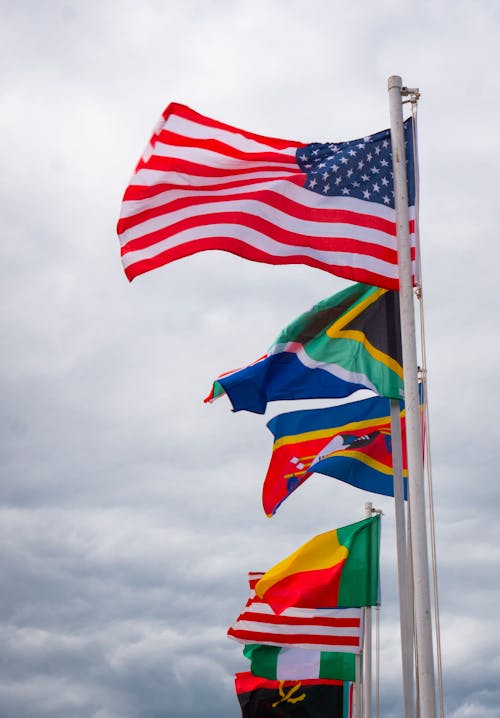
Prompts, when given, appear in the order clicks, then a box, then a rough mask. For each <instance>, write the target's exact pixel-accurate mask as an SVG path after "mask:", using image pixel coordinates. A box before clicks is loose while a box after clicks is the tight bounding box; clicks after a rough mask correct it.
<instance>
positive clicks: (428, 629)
mask: <svg viewBox="0 0 500 718" xmlns="http://www.w3.org/2000/svg"><path fill="white" fill-rule="evenodd" d="M388 90H389V108H390V117H391V139H392V166H393V172H394V200H395V207H396V223H397V237H398V266H399V294H400V297H399V298H400V309H401V340H402V348H403V372H404V391H405V408H406V448H407V456H408V502H409V509H410V518H411V529H412V562H413V584H414V612H415V633H416V645H417V656H418V669H417V674H418V691H419V705H420V709H421V712H422V716H424V718H436V686H435V678H434V655H433V648H432V622H431V603H430V589H429V564H428V551H427V531H426V516H425V494H424V468H423V459H422V437H421V427H420V406H419V395H418V370H417V344H416V334H415V311H414V306H413V285H412V270H411V255H410V234H409V226H408V222H409V212H408V188H407V179H406V162H405V147H404V130H403V105H402V95H403V94H405V95H408V94H416V92H417V91H415V90H414V91H411V92H410V91H409V90H407V89H406V88H403V87H402V83H401V77H399V76H398V75H392V76H391V77H389V79H388Z"/></svg>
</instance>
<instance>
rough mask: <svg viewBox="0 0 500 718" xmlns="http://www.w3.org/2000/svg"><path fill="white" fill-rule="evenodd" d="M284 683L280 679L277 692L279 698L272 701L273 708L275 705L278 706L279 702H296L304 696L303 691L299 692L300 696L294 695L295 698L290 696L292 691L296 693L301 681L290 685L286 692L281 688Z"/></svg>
mask: <svg viewBox="0 0 500 718" xmlns="http://www.w3.org/2000/svg"><path fill="white" fill-rule="evenodd" d="M284 684H285V681H280V685H279V689H278V690H279V694H280V696H281V698H280V699H279V701H276V702H275V703H273V706H272V707H273V708H276V706H279V704H280V703H298V702H299V701H303V700H304V699H305V697H306V694H305V693H301V694H300V696H296V697H295V698H292V696H293V694H294V693H297V691H298V690H299V688H300V687H301V685H302V683H301V682H300V681H299V682H298V683H297V684H296V685H295V686H292V687H291V688H290V689H289V690H288V692H287V693H285V691H284V690H283V686H284Z"/></svg>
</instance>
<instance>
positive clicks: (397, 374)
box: [205, 284, 403, 414]
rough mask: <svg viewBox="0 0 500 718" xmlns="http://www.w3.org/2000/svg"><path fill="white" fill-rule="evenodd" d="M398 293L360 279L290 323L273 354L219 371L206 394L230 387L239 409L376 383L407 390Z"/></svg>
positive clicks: (387, 389) (379, 389)
mask: <svg viewBox="0 0 500 718" xmlns="http://www.w3.org/2000/svg"><path fill="white" fill-rule="evenodd" d="M401 364H402V350H401V329H400V320H399V293H398V292H394V291H390V290H387V289H379V288H378V287H371V286H368V285H366V284H353V285H351V286H349V287H347V288H346V289H343V290H342V291H341V292H337V294H334V295H333V296H332V297H328V299H324V300H323V301H321V302H319V303H318V304H316V305H315V306H313V307H312V308H311V309H309V310H308V311H307V312H304V313H303V314H301V315H300V316H299V317H297V319H295V320H294V321H293V322H292V323H291V324H289V325H288V326H287V327H285V329H283V331H282V332H281V333H280V335H279V336H278V337H277V339H276V340H275V342H274V343H273V344H272V346H271V347H270V348H269V349H268V351H267V354H265V355H264V356H263V357H261V358H260V359H258V360H257V361H254V362H253V363H252V364H249V365H248V366H246V367H243V368H241V369H237V370H234V371H232V372H226V373H225V374H222V375H221V376H219V377H218V378H217V379H216V380H215V382H214V384H213V387H212V391H211V393H210V395H209V396H208V397H207V398H206V399H205V401H206V402H207V401H213V400H214V399H217V398H218V397H219V396H222V395H223V394H227V396H228V398H229V400H230V402H231V404H232V407H233V410H234V411H240V410H242V409H244V410H246V411H253V412H256V413H259V414H263V413H264V412H265V410H266V407H267V402H269V401H278V400H283V399H284V400H289V399H318V398H336V399H341V398H343V397H346V396H349V395H351V394H353V393H354V392H355V391H358V390H359V389H370V390H371V391H374V392H376V393H377V394H380V396H386V397H390V398H391V399H400V398H402V396H403V367H402V366H401Z"/></svg>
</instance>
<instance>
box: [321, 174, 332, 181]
mask: <svg viewBox="0 0 500 718" xmlns="http://www.w3.org/2000/svg"><path fill="white" fill-rule="evenodd" d="M321 176H322V177H323V181H325V180H326V179H328V177H329V176H330V173H329V172H323V174H322V175H321Z"/></svg>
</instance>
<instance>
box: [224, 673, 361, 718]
mask: <svg viewBox="0 0 500 718" xmlns="http://www.w3.org/2000/svg"><path fill="white" fill-rule="evenodd" d="M235 689H236V695H237V697H238V701H239V704H240V706H241V713H242V718H324V717H325V716H328V718H348V716H350V710H349V706H350V704H351V699H350V693H351V684H349V683H344V682H342V681H332V680H315V679H304V680H301V681H271V680H267V679H266V678H260V677H257V676H254V675H253V674H252V673H250V672H249V671H248V672H246V673H237V674H236V676H235Z"/></svg>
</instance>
